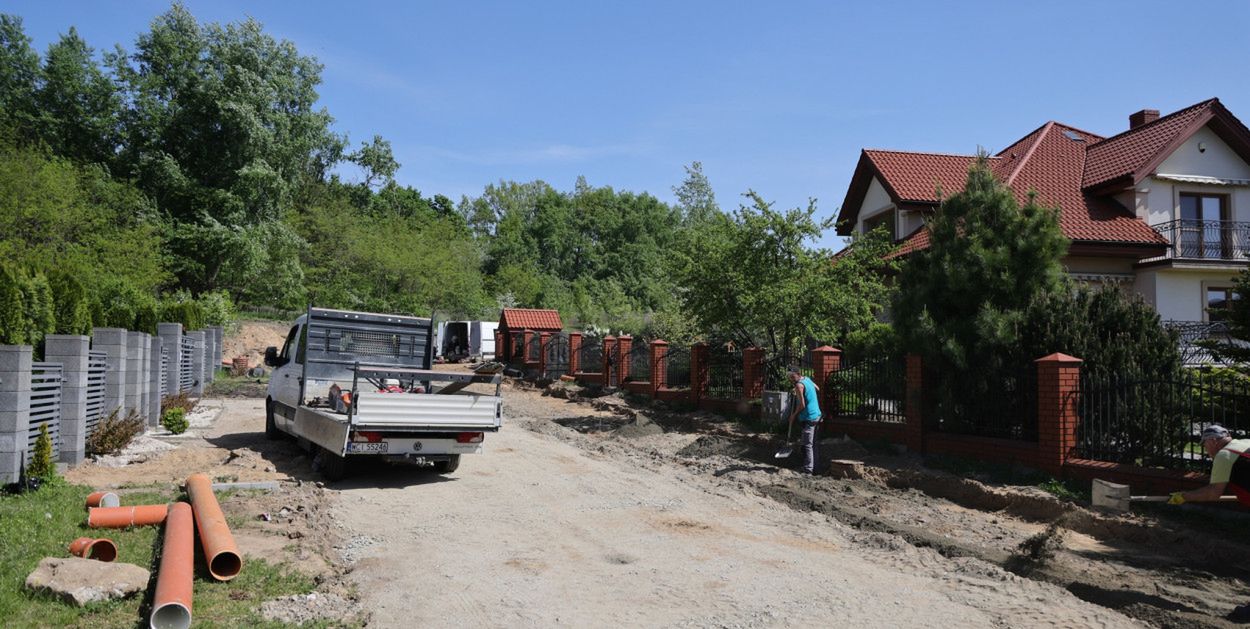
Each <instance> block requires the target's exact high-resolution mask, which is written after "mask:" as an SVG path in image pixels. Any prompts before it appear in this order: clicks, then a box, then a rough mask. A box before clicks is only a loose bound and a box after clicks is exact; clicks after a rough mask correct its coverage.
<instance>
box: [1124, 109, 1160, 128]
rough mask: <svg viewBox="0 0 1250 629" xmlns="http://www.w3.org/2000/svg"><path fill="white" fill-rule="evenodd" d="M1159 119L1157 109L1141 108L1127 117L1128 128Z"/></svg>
mask: <svg viewBox="0 0 1250 629" xmlns="http://www.w3.org/2000/svg"><path fill="white" fill-rule="evenodd" d="M1158 119H1159V110H1158V109H1143V110H1141V111H1139V112H1137V113H1135V114H1131V115H1130V116H1129V117H1128V128H1129V129H1136V128H1137V127H1140V126H1142V125H1144V124H1150V123H1152V122H1154V121H1156V120H1158Z"/></svg>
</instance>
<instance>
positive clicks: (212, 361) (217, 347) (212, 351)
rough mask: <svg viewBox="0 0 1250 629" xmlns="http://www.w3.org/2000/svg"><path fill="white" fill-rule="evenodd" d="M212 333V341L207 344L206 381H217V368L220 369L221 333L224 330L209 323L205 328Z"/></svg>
mask: <svg viewBox="0 0 1250 629" xmlns="http://www.w3.org/2000/svg"><path fill="white" fill-rule="evenodd" d="M205 329H206V330H208V331H209V332H211V333H212V335H213V342H212V343H210V344H209V346H208V349H209V351H208V381H209V382H216V381H217V370H218V369H221V335H222V333H223V332H224V331H225V328H222V327H221V326H219V325H210V326H208V327H207V328H205Z"/></svg>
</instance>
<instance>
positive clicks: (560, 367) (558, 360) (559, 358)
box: [542, 334, 569, 380]
mask: <svg viewBox="0 0 1250 629" xmlns="http://www.w3.org/2000/svg"><path fill="white" fill-rule="evenodd" d="M542 351H543V377H544V378H546V379H548V380H555V379H556V378H559V377H560V376H562V375H564V374H566V373H568V372H569V337H568V335H566V334H553V335H551V336H549V337H547V343H546V344H545V345H544V347H543V348H542Z"/></svg>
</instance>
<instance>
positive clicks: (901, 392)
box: [824, 358, 907, 424]
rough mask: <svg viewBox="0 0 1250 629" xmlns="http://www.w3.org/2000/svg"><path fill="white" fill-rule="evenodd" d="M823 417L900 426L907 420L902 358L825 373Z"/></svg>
mask: <svg viewBox="0 0 1250 629" xmlns="http://www.w3.org/2000/svg"><path fill="white" fill-rule="evenodd" d="M825 386H827V387H828V393H829V394H828V395H827V396H825V399H826V400H828V401H829V402H830V406H831V408H828V409H824V410H825V415H826V416H827V417H839V418H844V419H864V420H868V421H876V422H886V423H891V424H901V423H905V422H906V421H907V413H906V408H905V404H906V397H907V395H906V392H907V369H906V364H905V363H904V361H903V359H902V358H881V359H876V360H870V361H864V362H861V363H858V364H855V365H845V366H843V367H842V368H841V369H839V370H838V371H835V372H833V373H831V374H829V379H828V381H827V382H826V383H825Z"/></svg>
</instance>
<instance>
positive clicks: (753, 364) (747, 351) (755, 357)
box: [742, 347, 764, 400]
mask: <svg viewBox="0 0 1250 629" xmlns="http://www.w3.org/2000/svg"><path fill="white" fill-rule="evenodd" d="M763 395H764V348H762V347H747V348H744V349H743V350H742V397H744V398H746V399H748V400H754V399H756V398H758V397H761V396H763Z"/></svg>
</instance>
